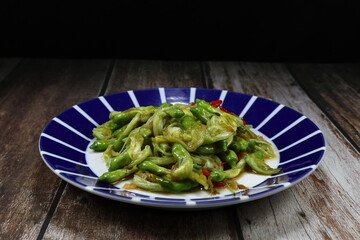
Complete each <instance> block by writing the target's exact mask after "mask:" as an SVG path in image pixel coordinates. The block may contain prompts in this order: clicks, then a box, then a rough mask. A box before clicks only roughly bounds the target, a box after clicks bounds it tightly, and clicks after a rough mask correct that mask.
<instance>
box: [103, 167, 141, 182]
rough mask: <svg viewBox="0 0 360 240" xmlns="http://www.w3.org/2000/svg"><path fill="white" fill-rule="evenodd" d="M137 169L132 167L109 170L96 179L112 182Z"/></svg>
mask: <svg viewBox="0 0 360 240" xmlns="http://www.w3.org/2000/svg"><path fill="white" fill-rule="evenodd" d="M136 171H137V169H136V168H133V169H125V168H122V169H117V170H115V171H111V172H106V173H103V174H102V175H101V176H100V177H99V178H98V181H100V182H104V183H109V184H110V183H114V182H116V181H119V180H121V179H122V178H124V177H127V176H129V175H130V174H132V173H134V172H136Z"/></svg>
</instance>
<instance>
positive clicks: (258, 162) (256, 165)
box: [245, 151, 281, 175]
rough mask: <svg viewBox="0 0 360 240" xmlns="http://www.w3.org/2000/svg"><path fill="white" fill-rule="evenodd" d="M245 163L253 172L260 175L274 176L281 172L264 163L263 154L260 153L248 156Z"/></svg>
mask: <svg viewBox="0 0 360 240" xmlns="http://www.w3.org/2000/svg"><path fill="white" fill-rule="evenodd" d="M245 161H246V163H247V164H248V165H249V166H250V167H251V168H252V169H253V170H255V171H256V172H257V173H260V174H265V175H272V174H275V173H278V172H279V171H280V170H281V169H280V168H271V167H270V166H269V165H267V164H266V163H265V161H264V157H263V154H262V152H260V151H257V152H254V153H252V154H249V155H247V156H246V157H245Z"/></svg>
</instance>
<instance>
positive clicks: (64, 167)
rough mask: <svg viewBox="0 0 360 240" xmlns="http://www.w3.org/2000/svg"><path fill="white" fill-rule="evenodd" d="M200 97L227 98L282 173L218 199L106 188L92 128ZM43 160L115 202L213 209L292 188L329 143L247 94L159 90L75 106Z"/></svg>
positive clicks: (47, 136)
mask: <svg viewBox="0 0 360 240" xmlns="http://www.w3.org/2000/svg"><path fill="white" fill-rule="evenodd" d="M196 98H199V99H203V100H206V101H212V100H217V99H221V100H223V107H224V108H225V109H227V110H229V111H231V112H233V113H235V114H237V115H239V116H241V117H243V118H244V119H245V120H246V122H247V123H248V124H251V125H252V126H253V130H254V131H255V132H256V133H257V134H261V135H263V136H264V137H265V138H266V139H267V140H269V141H270V142H272V143H273V145H274V147H275V148H276V149H277V153H278V154H277V157H276V158H274V159H272V160H270V161H268V162H267V163H268V165H270V166H271V167H280V168H282V171H281V172H280V173H278V174H276V175H273V176H262V175H257V174H253V173H245V174H243V175H242V176H241V177H240V178H239V179H238V183H239V184H241V185H244V186H246V187H248V189H243V190H238V191H237V192H235V193H231V192H229V191H228V190H226V189H224V190H223V191H222V192H220V193H219V194H218V195H209V194H208V193H207V192H205V191H197V192H189V193H182V194H160V193H151V192H147V191H141V190H125V189H124V188H122V186H123V184H124V183H120V184H118V185H115V186H113V185H106V184H103V183H99V182H97V180H96V179H97V177H98V176H99V175H101V174H102V173H103V172H105V171H107V169H106V166H105V163H104V162H103V160H102V159H101V154H102V153H95V152H93V151H92V150H91V149H89V146H90V145H91V143H92V142H93V141H94V139H93V137H92V129H93V128H94V127H96V126H97V125H99V124H102V123H104V122H105V121H107V120H108V117H109V113H110V112H111V111H113V110H117V111H123V110H126V109H128V108H131V107H138V106H149V105H154V106H159V105H160V104H161V103H164V102H169V103H190V102H194V101H195V99H196ZM39 150H40V154H41V157H42V158H43V160H44V162H45V163H46V164H47V166H48V167H49V168H50V169H51V170H52V171H53V172H54V173H55V174H56V175H58V176H59V177H60V178H62V179H64V180H65V181H67V182H68V183H70V184H72V185H74V186H76V187H79V188H80V189H83V190H85V191H88V192H91V193H93V194H96V195H100V196H103V197H106V198H110V199H113V200H118V201H122V202H126V203H132V204H139V205H144V206H151V207H162V208H210V207H219V206H226V205H231V204H238V203H242V202H246V201H252V200H255V199H259V198H263V197H266V196H269V195H272V194H275V193H277V192H280V191H282V190H285V189H287V188H289V187H290V186H292V185H294V184H295V183H297V182H299V181H300V180H302V179H304V178H305V177H307V176H308V175H309V174H310V173H312V172H313V171H314V170H315V169H316V167H317V166H318V165H319V163H320V161H321V159H322V158H323V155H324V152H325V139H324V136H323V134H322V132H321V131H320V130H319V128H318V127H317V126H316V125H315V124H314V123H313V122H312V121H311V120H310V119H308V118H307V117H305V116H303V115H302V114H300V113H299V112H297V111H295V110H293V109H291V108H289V107H286V106H284V105H282V104H279V103H276V102H273V101H270V100H267V99H264V98H260V97H256V96H251V95H247V94H242V93H236V92H230V91H224V90H223V91H221V90H211V89H201V88H156V89H143V90H134V91H126V92H120V93H116V94H112V95H107V96H102V97H98V98H94V99H91V100H89V101H86V102H83V103H80V104H78V105H75V106H73V107H71V108H69V109H68V110H66V111H65V112H63V113H61V114H60V115H58V116H57V117H55V118H54V119H52V120H51V121H50V122H49V123H48V124H47V126H46V127H45V128H44V130H43V132H42V133H41V135H40V139H39Z"/></svg>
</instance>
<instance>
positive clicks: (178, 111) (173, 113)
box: [165, 108, 185, 118]
mask: <svg viewBox="0 0 360 240" xmlns="http://www.w3.org/2000/svg"><path fill="white" fill-rule="evenodd" d="M165 113H166V114H167V115H169V116H170V117H173V118H181V117H182V116H184V115H185V113H184V111H183V110H181V109H179V108H173V109H169V110H165Z"/></svg>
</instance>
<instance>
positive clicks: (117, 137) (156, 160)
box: [90, 99, 281, 194]
mask: <svg viewBox="0 0 360 240" xmlns="http://www.w3.org/2000/svg"><path fill="white" fill-rule="evenodd" d="M221 104H222V101H221V100H216V101H212V102H206V101H204V100H200V99H196V102H195V103H190V104H170V103H163V104H162V105H160V106H145V107H134V108H130V109H127V110H125V111H122V112H119V111H113V112H111V113H110V114H109V120H108V121H107V122H105V123H103V124H102V125H99V126H97V127H96V128H94V129H93V136H94V137H95V138H96V140H95V141H94V142H93V143H92V145H91V146H90V148H91V149H92V150H94V151H97V152H103V154H102V159H103V160H104V161H105V162H106V165H107V167H108V172H105V173H103V174H102V175H101V176H100V177H99V178H98V181H100V182H104V183H107V184H116V183H119V182H121V181H123V180H129V179H131V182H130V183H127V184H125V185H124V188H127V189H142V190H147V191H152V192H170V193H180V192H183V191H190V190H195V189H201V190H204V191H207V192H209V193H210V194H216V193H218V191H219V189H221V188H227V189H229V190H230V191H232V192H234V191H236V190H238V189H239V188H240V187H241V185H239V184H238V183H237V177H239V175H240V174H241V173H242V172H244V171H245V170H246V169H250V170H251V171H253V172H255V173H257V174H263V175H272V174H276V173H278V172H279V171H280V170H281V169H280V168H271V167H270V166H268V165H267V164H266V160H267V159H271V158H274V157H275V156H276V155H275V150H274V148H273V146H272V145H271V143H269V142H268V141H266V140H265V139H264V138H263V137H262V136H259V135H256V134H255V133H254V131H252V130H251V125H248V124H246V122H245V121H244V119H242V118H241V117H239V116H237V115H235V114H233V113H231V112H229V111H227V110H226V109H224V108H223V107H222V105H221Z"/></svg>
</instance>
